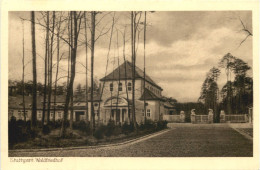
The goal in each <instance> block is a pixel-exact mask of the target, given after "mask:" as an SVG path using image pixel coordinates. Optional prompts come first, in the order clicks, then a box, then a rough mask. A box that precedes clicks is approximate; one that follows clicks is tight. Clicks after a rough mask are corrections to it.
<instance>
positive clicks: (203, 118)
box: [190, 109, 213, 123]
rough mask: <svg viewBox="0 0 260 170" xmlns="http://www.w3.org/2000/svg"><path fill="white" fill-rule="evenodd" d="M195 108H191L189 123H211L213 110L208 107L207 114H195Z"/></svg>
mask: <svg viewBox="0 0 260 170" xmlns="http://www.w3.org/2000/svg"><path fill="white" fill-rule="evenodd" d="M194 110H195V109H192V110H191V115H190V119H191V123H213V110H212V109H209V113H208V114H207V115H197V114H195V111H194Z"/></svg>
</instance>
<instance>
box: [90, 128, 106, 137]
mask: <svg viewBox="0 0 260 170" xmlns="http://www.w3.org/2000/svg"><path fill="white" fill-rule="evenodd" d="M105 132H106V126H104V125H100V126H99V127H98V128H97V129H96V130H95V132H94V134H93V135H94V137H95V138H97V139H103V138H104V135H105Z"/></svg>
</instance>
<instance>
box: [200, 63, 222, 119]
mask: <svg viewBox="0 0 260 170" xmlns="http://www.w3.org/2000/svg"><path fill="white" fill-rule="evenodd" d="M219 75H220V70H219V69H218V68H216V67H213V68H211V69H210V71H209V72H208V73H207V76H206V79H205V81H204V82H203V84H202V87H201V95H200V97H199V101H200V102H203V103H204V104H205V107H206V108H208V109H209V108H212V109H213V110H214V119H215V121H218V118H219V115H218V114H217V113H218V109H217V106H218V103H217V101H218V91H219V90H218V84H217V79H218V77H219Z"/></svg>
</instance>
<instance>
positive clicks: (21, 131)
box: [8, 117, 37, 148]
mask: <svg viewBox="0 0 260 170" xmlns="http://www.w3.org/2000/svg"><path fill="white" fill-rule="evenodd" d="M35 130H37V129H35ZM36 134H37V133H36V132H35V131H32V130H31V122H30V121H27V122H25V121H23V120H18V121H16V119H15V118H13V117H12V118H11V120H10V121H9V122H8V142H9V147H11V148H12V146H13V145H14V144H16V143H18V142H24V141H27V140H28V139H29V138H34V137H35V136H36Z"/></svg>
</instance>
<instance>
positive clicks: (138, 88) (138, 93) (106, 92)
mask: <svg viewBox="0 0 260 170" xmlns="http://www.w3.org/2000/svg"><path fill="white" fill-rule="evenodd" d="M128 82H130V83H132V80H127V84H128ZM103 83H104V82H101V86H100V87H101V88H102V87H103ZM110 83H112V81H106V83H105V86H104V90H103V95H102V102H105V101H106V100H107V99H108V98H110V97H111V91H110ZM120 83H122V91H119V93H118V81H113V91H112V96H117V95H119V97H124V98H127V94H126V87H125V80H121V81H120ZM132 87H133V86H132ZM135 89H136V90H135V98H136V99H139V98H140V97H141V94H142V93H141V80H136V81H135ZM128 98H129V99H132V90H131V91H128Z"/></svg>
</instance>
